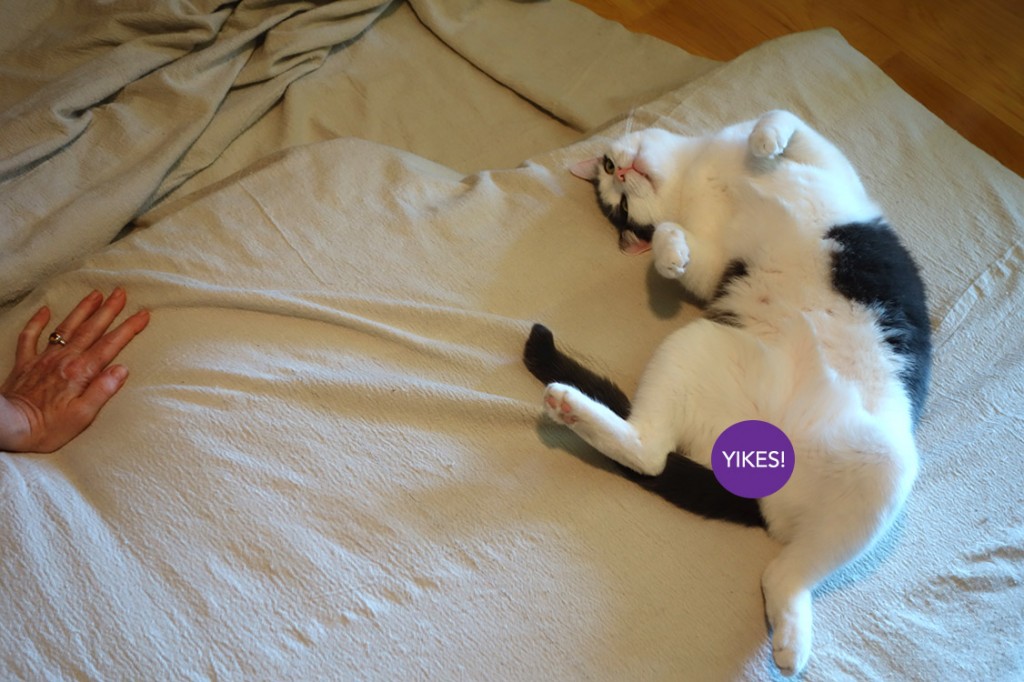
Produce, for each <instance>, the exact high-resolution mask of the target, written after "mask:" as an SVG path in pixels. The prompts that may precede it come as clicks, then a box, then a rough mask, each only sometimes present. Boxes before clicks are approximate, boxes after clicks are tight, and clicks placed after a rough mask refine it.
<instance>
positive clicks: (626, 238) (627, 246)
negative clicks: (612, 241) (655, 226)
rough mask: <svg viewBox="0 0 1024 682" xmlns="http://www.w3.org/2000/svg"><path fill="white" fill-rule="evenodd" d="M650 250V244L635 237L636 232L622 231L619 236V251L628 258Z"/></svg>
mask: <svg viewBox="0 0 1024 682" xmlns="http://www.w3.org/2000/svg"><path fill="white" fill-rule="evenodd" d="M650 250H651V243H650V242H649V241H645V240H643V239H640V237H638V236H636V232H633V231H631V230H623V231H622V233H621V234H619V251H622V253H625V254H627V255H630V256H638V255H640V254H641V253H647V252H648V251H650Z"/></svg>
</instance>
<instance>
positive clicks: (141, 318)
mask: <svg viewBox="0 0 1024 682" xmlns="http://www.w3.org/2000/svg"><path fill="white" fill-rule="evenodd" d="M148 324H149V311H148V310H140V311H139V312H137V313H135V314H134V315H132V316H131V317H129V318H128V319H127V320H125V321H124V322H122V323H121V324H119V325H118V326H117V327H115V328H114V329H112V330H111V331H109V332H107V333H106V334H104V335H103V337H102V338H101V339H100V340H99V341H97V342H96V343H95V344H94V345H93V347H92V348H90V349H89V351H88V356H89V359H90V360H91V361H92V362H94V363H95V365H96V366H97V367H105V366H106V365H107V363H109V362H110V361H111V360H113V359H114V358H115V357H117V354H118V353H120V352H121V351H122V350H123V349H124V347H125V346H127V345H128V342H129V341H131V340H132V339H134V338H135V335H136V334H138V333H139V332H141V331H142V330H143V329H145V328H146V325H148Z"/></svg>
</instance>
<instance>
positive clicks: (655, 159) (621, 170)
mask: <svg viewBox="0 0 1024 682" xmlns="http://www.w3.org/2000/svg"><path fill="white" fill-rule="evenodd" d="M684 142H685V138H681V137H680V136H678V135H673V134H672V133H669V132H667V131H665V130H659V129H657V128H651V129H647V130H641V131H637V132H634V133H629V134H627V135H625V136H623V137H621V138H619V139H617V140H615V141H614V142H612V143H611V144H609V145H608V146H607V148H606V149H605V151H604V154H602V155H601V156H596V157H594V158H591V159H587V160H585V161H581V162H579V163H577V164H575V165H574V166H572V168H571V169H570V170H571V171H572V173H573V175H576V176H577V177H580V178H583V179H584V180H589V181H591V182H593V183H594V189H595V191H596V193H597V201H598V204H599V205H600V206H601V210H602V211H604V214H605V215H606V216H607V217H608V219H609V220H610V221H611V223H612V224H613V225H614V226H615V229H617V230H618V231H619V248H620V249H622V250H623V251H624V252H626V253H643V252H644V251H647V250H648V249H650V241H651V236H652V235H653V233H654V227H655V226H656V225H657V224H658V223H660V222H662V221H664V220H667V219H669V215H668V213H667V211H666V204H667V203H668V195H669V194H670V193H671V192H670V190H669V188H668V187H667V186H668V184H669V181H670V180H671V179H672V177H673V174H674V173H673V170H674V166H675V165H676V163H677V156H678V152H679V149H680V145H681V144H683V143H684Z"/></svg>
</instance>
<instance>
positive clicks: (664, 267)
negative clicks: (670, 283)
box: [651, 223, 690, 279]
mask: <svg viewBox="0 0 1024 682" xmlns="http://www.w3.org/2000/svg"><path fill="white" fill-rule="evenodd" d="M651 248H652V249H653V251H654V267H655V269H656V270H657V271H658V274H660V275H661V276H662V277H667V278H668V279H679V278H680V277H682V276H683V273H685V272H686V266H687V265H689V264H690V247H689V245H688V244H687V243H686V235H685V234H683V229H682V228H681V227H679V226H678V225H676V224H675V223H661V224H660V225H658V227H657V228H656V229H655V230H654V237H653V239H652V240H651Z"/></svg>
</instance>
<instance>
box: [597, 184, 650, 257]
mask: <svg viewBox="0 0 1024 682" xmlns="http://www.w3.org/2000/svg"><path fill="white" fill-rule="evenodd" d="M593 185H594V196H595V197H596V198H597V205H598V206H599V207H600V208H601V213H603V214H604V216H605V217H606V218H607V219H608V221H609V222H610V223H611V224H612V225H614V226H615V229H616V230H617V231H618V233H619V235H620V236H621V235H622V233H623V232H632V233H633V234H635V235H636V236H637V237H639V238H640V239H641V240H642V241H645V242H649V241H651V239H653V238H654V225H639V224H637V223H636V222H634V221H633V220H632V219H630V217H629V212H628V211H624V210H622V207H621V206H612V205H611V204H606V203H604V201H603V200H602V199H601V188H600V187H598V184H597V182H594V183H593Z"/></svg>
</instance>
